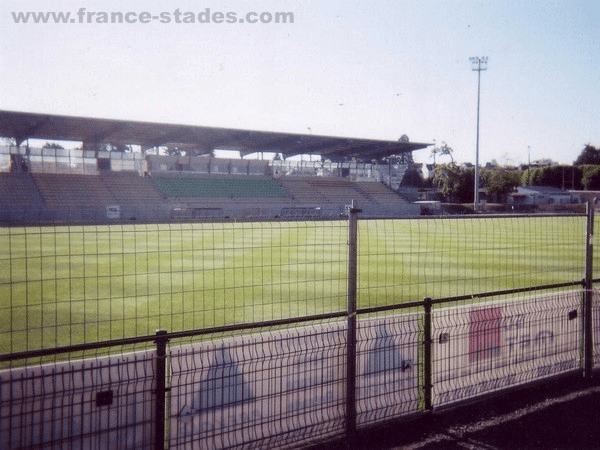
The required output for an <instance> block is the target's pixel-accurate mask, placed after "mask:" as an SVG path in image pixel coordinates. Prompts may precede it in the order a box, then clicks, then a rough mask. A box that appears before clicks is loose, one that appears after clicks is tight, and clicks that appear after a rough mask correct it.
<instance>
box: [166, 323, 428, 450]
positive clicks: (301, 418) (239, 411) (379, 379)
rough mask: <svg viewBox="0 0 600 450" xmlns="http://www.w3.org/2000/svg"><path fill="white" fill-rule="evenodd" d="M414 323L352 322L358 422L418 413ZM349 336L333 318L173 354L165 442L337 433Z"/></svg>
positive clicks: (206, 443)
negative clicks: (354, 327)
mask: <svg viewBox="0 0 600 450" xmlns="http://www.w3.org/2000/svg"><path fill="white" fill-rule="evenodd" d="M418 324H419V316H418V315H411V316H394V317H387V318H382V319H373V320H365V321H358V326H357V382H356V388H357V392H356V404H357V424H358V425H361V424H366V423H373V422H375V421H383V420H389V419H391V418H393V417H397V416H399V415H401V414H406V413H407V412H411V411H417V409H418V396H419V388H418V368H417V358H418V328H419V325H418ZM346 334H347V326H346V323H345V322H339V323H335V324H326V325H323V324H322V325H314V326H309V327H302V328H296V329H288V330H282V331H274V332H270V333H261V334H256V335H249V336H243V337H238V338H231V339H226V340H222V341H218V342H206V343H199V344H194V345H190V346H185V347H181V348H180V349H177V350H174V351H173V352H172V355H171V364H172V368H171V369H172V370H171V377H172V378H171V381H172V382H171V425H170V433H171V437H170V441H169V445H170V448H173V449H175V448H177V449H180V448H190V449H191V448H211V449H218V448H226V447H235V446H243V447H244V448H285V447H297V446H298V445H299V444H300V443H302V442H303V441H306V442H308V441H312V440H314V439H316V438H326V437H332V436H335V435H341V434H342V433H343V432H344V429H345V420H346V386H347V384H346V371H347V365H346V352H347V348H346V345H347V344H346V342H347V340H346V337H347V336H346Z"/></svg>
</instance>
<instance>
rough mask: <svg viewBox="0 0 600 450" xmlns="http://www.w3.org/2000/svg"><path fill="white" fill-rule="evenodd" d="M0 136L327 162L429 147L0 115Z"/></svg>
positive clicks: (331, 138) (51, 116) (41, 116)
mask: <svg viewBox="0 0 600 450" xmlns="http://www.w3.org/2000/svg"><path fill="white" fill-rule="evenodd" d="M0 136H4V137H9V138H14V139H16V141H17V143H18V144H19V145H20V144H21V143H22V142H24V141H25V140H27V139H47V140H62V141H79V142H83V143H86V144H87V143H89V144H99V143H110V144H114V145H121V144H126V145H140V146H142V148H144V149H146V148H152V147H158V146H172V147H177V148H180V149H182V150H185V149H194V151H195V154H210V153H211V152H212V151H213V150H215V149H227V150H239V151H240V154H241V155H242V156H245V155H248V154H251V153H256V152H277V153H282V154H283V156H284V158H287V157H289V156H293V155H298V154H318V155H323V156H325V157H329V158H340V157H347V158H352V157H356V158H361V159H372V158H379V157H382V156H387V155H397V154H400V153H406V152H410V151H413V150H419V149H423V148H426V147H427V146H429V145H431V144H424V143H417V142H398V141H385V140H376V139H359V138H346V137H333V136H317V135H312V134H297V133H281V132H270V131H254V130H241V129H230V128H215V127H205V126H196V125H177V124H169V123H154V122H137V121H128V120H114V119H98V118H90V117H75V116H62V115H53V114H40V113H28V112H17V111H1V110H0Z"/></svg>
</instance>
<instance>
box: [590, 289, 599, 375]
mask: <svg viewBox="0 0 600 450" xmlns="http://www.w3.org/2000/svg"><path fill="white" fill-rule="evenodd" d="M592 342H593V352H592V355H593V365H594V366H596V367H598V365H599V364H600V290H599V289H594V290H593V291H592Z"/></svg>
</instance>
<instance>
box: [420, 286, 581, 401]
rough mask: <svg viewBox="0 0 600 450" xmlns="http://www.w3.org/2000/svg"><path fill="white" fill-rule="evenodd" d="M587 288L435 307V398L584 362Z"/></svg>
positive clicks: (469, 393)
mask: <svg viewBox="0 0 600 450" xmlns="http://www.w3.org/2000/svg"><path fill="white" fill-rule="evenodd" d="M581 303H582V292H581V291H572V292H562V293H553V294H548V295H537V296H531V297H527V298H521V299H515V300H506V301H500V302H488V303H472V304H470V305H465V306H460V307H454V308H440V309H437V310H434V312H433V325H432V328H433V345H434V347H433V404H434V406H441V405H445V404H448V403H453V402H457V401H462V400H467V399H470V398H473V397H476V396H478V395H481V394H485V393H489V392H493V391H497V390H500V389H506V388H509V387H511V386H515V385H519V384H523V383H526V382H530V381H534V380H538V379H541V378H546V377H549V376H552V375H556V374H559V373H564V372H569V371H574V370H578V369H580V368H581V336H582V335H581V330H582V320H581V316H582V305H581Z"/></svg>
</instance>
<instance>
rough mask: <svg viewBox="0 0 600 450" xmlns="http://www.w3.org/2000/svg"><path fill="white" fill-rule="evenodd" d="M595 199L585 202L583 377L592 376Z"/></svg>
mask: <svg viewBox="0 0 600 450" xmlns="http://www.w3.org/2000/svg"><path fill="white" fill-rule="evenodd" d="M595 204H596V199H595V198H594V200H593V201H592V200H588V201H587V226H586V239H585V280H584V285H585V286H584V289H585V290H584V294H583V348H584V355H583V364H584V370H583V376H584V377H586V378H589V377H591V376H592V367H593V362H594V361H593V359H594V352H593V347H594V339H593V332H592V323H593V322H592V298H593V296H592V279H593V277H594V272H593V261H594V206H595Z"/></svg>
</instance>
